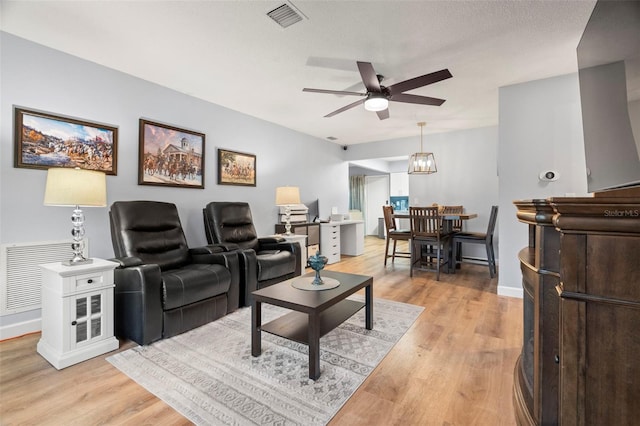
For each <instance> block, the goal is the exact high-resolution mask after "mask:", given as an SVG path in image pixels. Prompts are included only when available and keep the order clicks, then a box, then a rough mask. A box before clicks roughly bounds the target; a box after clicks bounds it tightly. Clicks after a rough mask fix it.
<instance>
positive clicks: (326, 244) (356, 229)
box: [320, 220, 364, 264]
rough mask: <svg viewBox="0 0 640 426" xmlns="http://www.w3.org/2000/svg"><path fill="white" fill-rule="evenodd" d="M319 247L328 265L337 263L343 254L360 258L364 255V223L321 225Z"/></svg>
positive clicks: (359, 221)
mask: <svg viewBox="0 0 640 426" xmlns="http://www.w3.org/2000/svg"><path fill="white" fill-rule="evenodd" d="M320 247H321V249H322V250H321V251H322V253H321V254H322V255H324V256H326V257H327V263H329V264H331V263H336V262H339V261H340V256H341V255H343V254H344V255H347V256H360V255H361V254H362V253H364V221H362V220H344V221H341V222H328V223H321V224H320Z"/></svg>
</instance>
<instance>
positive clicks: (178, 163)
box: [138, 118, 205, 189]
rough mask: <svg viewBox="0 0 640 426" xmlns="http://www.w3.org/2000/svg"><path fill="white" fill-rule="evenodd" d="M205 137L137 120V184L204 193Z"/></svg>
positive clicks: (202, 134)
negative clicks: (138, 147) (138, 130)
mask: <svg viewBox="0 0 640 426" xmlns="http://www.w3.org/2000/svg"><path fill="white" fill-rule="evenodd" d="M204 145H205V135H204V133H198V132H194V131H191V130H185V129H180V128H178V127H174V126H170V125H167V124H162V123H156V122H153V121H148V120H144V119H142V118H141V119H140V151H139V154H138V157H139V164H138V184H139V185H157V186H174V187H178V188H199V189H204Z"/></svg>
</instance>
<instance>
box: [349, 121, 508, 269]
mask: <svg viewBox="0 0 640 426" xmlns="http://www.w3.org/2000/svg"><path fill="white" fill-rule="evenodd" d="M423 147H424V150H425V151H431V152H433V153H434V156H435V159H436V164H437V166H438V173H435V174H431V175H410V176H409V204H411V205H413V206H428V205H431V204H433V203H438V204H448V205H460V204H461V205H464V206H465V208H466V210H467V211H468V212H472V213H477V214H478V218H476V219H472V220H469V221H468V222H467V223H466V224H465V229H466V230H468V231H471V232H484V231H486V229H487V223H488V221H489V212H490V211H491V206H492V205H494V204H497V203H498V173H497V170H498V165H497V149H498V128H497V127H483V128H477V129H468V130H460V131H455V132H447V133H438V134H428V135H425V136H424V138H423ZM419 148H420V137H419V136H416V137H409V138H402V139H394V140H388V141H382V142H372V143H368V144H362V145H355V146H350V147H349V150H348V151H347V159H348V160H350V161H356V160H358V159H360V158H385V157H395V156H399V155H407V156H408V155H411V154H412V153H414V152H416V151H417V150H418V149H419ZM407 162H408V160H406V161H404V162H399V161H398V162H390V163H389V169H390V170H393V171H401V172H406V170H407ZM497 244H498V238H497V237H496V245H497ZM465 256H471V257H477V258H486V253H485V251H484V248H483V247H482V246H468V247H466V248H465ZM496 256H497V254H496Z"/></svg>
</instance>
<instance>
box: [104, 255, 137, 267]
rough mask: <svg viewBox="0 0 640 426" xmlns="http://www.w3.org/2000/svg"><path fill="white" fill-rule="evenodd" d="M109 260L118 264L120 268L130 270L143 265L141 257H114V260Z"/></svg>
mask: <svg viewBox="0 0 640 426" xmlns="http://www.w3.org/2000/svg"><path fill="white" fill-rule="evenodd" d="M108 260H109V261H111V262H115V263H117V264H118V267H119V268H129V267H132V266H140V265H142V260H141V259H140V258H139V257H134V256H129V257H114V258H113V259H108Z"/></svg>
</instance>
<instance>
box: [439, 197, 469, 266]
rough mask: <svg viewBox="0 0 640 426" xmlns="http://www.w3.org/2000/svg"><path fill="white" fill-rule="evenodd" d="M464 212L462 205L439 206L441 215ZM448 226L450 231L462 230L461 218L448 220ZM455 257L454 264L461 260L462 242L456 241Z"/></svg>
mask: <svg viewBox="0 0 640 426" xmlns="http://www.w3.org/2000/svg"><path fill="white" fill-rule="evenodd" d="M462 213H464V207H463V206H441V214H442V215H443V216H445V215H448V214H462ZM449 228H450V229H451V231H452V232H462V219H454V220H451V221H450V225H449ZM456 245H457V247H456V248H457V251H456V253H457V257H456V258H455V259H456V264H457V262H459V261H461V260H462V243H460V242H458V243H457V244H456ZM455 266H456V265H451V267H455Z"/></svg>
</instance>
